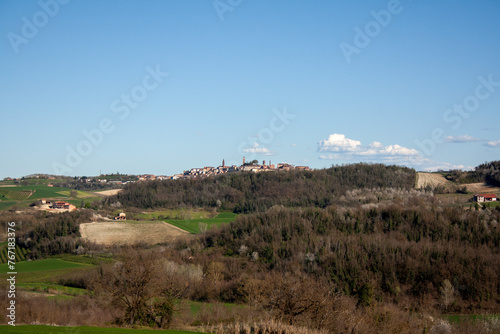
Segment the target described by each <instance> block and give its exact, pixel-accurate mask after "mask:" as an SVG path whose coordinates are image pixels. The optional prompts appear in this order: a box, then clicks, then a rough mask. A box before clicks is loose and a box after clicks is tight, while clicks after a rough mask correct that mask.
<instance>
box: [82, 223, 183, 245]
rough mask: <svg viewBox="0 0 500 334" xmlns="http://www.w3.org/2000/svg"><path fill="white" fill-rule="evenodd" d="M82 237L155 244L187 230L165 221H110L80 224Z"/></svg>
mask: <svg viewBox="0 0 500 334" xmlns="http://www.w3.org/2000/svg"><path fill="white" fill-rule="evenodd" d="M80 234H81V235H82V238H86V239H88V240H89V241H93V242H95V243H98V244H104V245H113V244H122V245H123V244H127V245H130V244H134V243H138V242H145V243H148V244H156V243H161V242H167V241H172V240H174V239H176V238H178V237H181V236H187V235H189V233H188V232H186V231H184V230H181V229H179V228H177V227H175V226H172V225H170V224H167V223H165V222H137V221H112V222H107V221H106V222H96V223H86V224H80Z"/></svg>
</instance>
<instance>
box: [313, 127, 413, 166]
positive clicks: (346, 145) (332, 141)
mask: <svg viewBox="0 0 500 334" xmlns="http://www.w3.org/2000/svg"><path fill="white" fill-rule="evenodd" d="M319 152H335V153H336V154H331V153H330V154H327V155H325V154H323V155H321V156H320V159H330V160H333V159H352V158H353V157H355V156H362V157H370V158H371V159H375V160H387V161H391V160H397V159H399V158H408V157H418V156H419V155H420V154H419V153H418V151H417V150H415V149H412V148H406V147H403V146H400V145H397V144H395V145H388V146H384V145H382V143H380V142H378V141H374V142H372V143H370V144H369V145H368V146H366V147H364V146H362V145H361V142H360V141H359V140H353V139H349V138H346V136H345V135H343V134H337V133H334V134H332V135H330V136H328V139H325V140H321V141H320V142H319Z"/></svg>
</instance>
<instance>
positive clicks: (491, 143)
mask: <svg viewBox="0 0 500 334" xmlns="http://www.w3.org/2000/svg"><path fill="white" fill-rule="evenodd" d="M486 145H487V146H491V147H500V139H499V140H496V141H489V142H488V143H487V144H486Z"/></svg>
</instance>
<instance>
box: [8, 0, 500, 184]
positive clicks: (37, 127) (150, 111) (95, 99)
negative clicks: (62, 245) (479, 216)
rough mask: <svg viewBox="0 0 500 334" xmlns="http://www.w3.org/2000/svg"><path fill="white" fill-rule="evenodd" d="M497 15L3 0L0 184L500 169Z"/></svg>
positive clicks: (492, 8) (464, 10) (400, 8)
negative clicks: (255, 164)
mask: <svg viewBox="0 0 500 334" xmlns="http://www.w3.org/2000/svg"><path fill="white" fill-rule="evenodd" d="M499 17H500V3H499V2H498V1H495V0H491V1H481V2H474V1H459V2H457V1H439V2H436V1H430V0H413V1H410V0H401V1H394V0H392V1H314V2H310V1H309V2H308V1H291V0H287V1H272V2H271V1H264V0H252V1H250V0H216V1H213V0H203V1H201V0H200V1H181V0H176V1H174V0H171V1H101V0H100V1H97V0H94V1H91V0H89V1H77V0H72V1H67V0H64V1H63V0H59V1H58V0H41V1H13V0H8V1H7V0H0V59H1V61H0V73H1V75H0V101H1V102H2V103H1V107H0V111H1V113H2V121H1V123H0V133H1V138H0V156H1V157H2V158H1V161H0V178H3V177H7V176H11V177H19V176H23V175H27V174H31V173H50V174H65V175H97V174H99V172H100V171H102V172H103V173H112V172H117V171H118V172H121V173H127V174H138V173H155V174H166V175H171V174H174V173H179V172H182V171H183V170H185V169H189V168H192V167H202V166H218V165H220V164H221V161H222V159H225V161H226V164H240V163H241V159H242V157H243V156H246V158H247V160H248V159H258V160H259V161H261V160H266V161H269V160H271V161H272V162H273V163H278V162H289V163H292V164H295V165H308V166H311V167H314V168H324V167H329V166H330V165H332V164H343V163H353V162H357V161H365V162H382V163H387V164H400V165H407V166H410V167H414V168H416V169H417V170H432V169H438V168H442V169H449V168H470V167H474V166H477V165H478V164H480V163H483V162H485V161H491V160H498V159H499V157H500V112H499V111H500V62H499V61H498V59H500V38H499V36H500V20H499V19H498V18H499Z"/></svg>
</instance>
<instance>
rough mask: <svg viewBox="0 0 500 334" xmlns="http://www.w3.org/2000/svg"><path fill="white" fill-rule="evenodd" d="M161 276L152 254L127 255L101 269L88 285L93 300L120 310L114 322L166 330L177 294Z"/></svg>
mask: <svg viewBox="0 0 500 334" xmlns="http://www.w3.org/2000/svg"><path fill="white" fill-rule="evenodd" d="M169 278H171V277H169V276H168V275H167V276H163V275H161V266H160V265H159V261H157V259H156V257H155V255H154V253H139V252H137V251H130V252H128V253H126V254H124V256H123V258H122V260H121V261H119V262H115V263H114V264H113V265H108V266H101V267H100V268H99V271H98V273H97V274H96V275H95V277H94V279H93V280H92V283H91V289H92V290H94V291H95V292H96V295H97V296H101V297H103V298H104V299H107V300H109V301H110V303H111V304H112V305H113V306H115V307H117V308H118V309H119V310H121V312H122V314H121V316H120V317H119V318H118V319H117V320H118V322H123V323H128V324H129V325H133V324H137V323H138V324H141V325H152V324H154V325H155V326H157V327H159V328H165V327H168V325H169V324H170V322H171V320H172V316H173V313H174V300H175V298H177V297H178V292H179V291H178V290H177V289H174V288H173V287H172V280H171V279H169Z"/></svg>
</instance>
